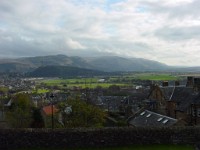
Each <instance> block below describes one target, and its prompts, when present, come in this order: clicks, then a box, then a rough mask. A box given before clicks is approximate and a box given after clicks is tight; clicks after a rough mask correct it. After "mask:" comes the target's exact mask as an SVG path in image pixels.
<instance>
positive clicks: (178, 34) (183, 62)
mask: <svg viewBox="0 0 200 150" xmlns="http://www.w3.org/2000/svg"><path fill="white" fill-rule="evenodd" d="M199 6H200V0H0V58H13V57H14V58H16V57H27V56H44V55H56V54H64V55H68V56H83V57H94V56H95V57H96V56H107V55H108V56H113V55H114V56H121V57H128V58H132V57H136V58H145V59H150V60H155V61H159V62H162V63H165V64H168V65H176V66H200V55H199V52H200V9H199Z"/></svg>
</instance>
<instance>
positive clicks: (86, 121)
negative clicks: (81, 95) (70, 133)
mask: <svg viewBox="0 0 200 150" xmlns="http://www.w3.org/2000/svg"><path fill="white" fill-rule="evenodd" d="M59 107H60V110H61V113H62V122H63V125H64V127H101V126H103V123H104V122H105V115H106V114H105V112H103V111H102V110H101V109H99V108H98V107H95V106H93V105H91V104H87V103H86V102H85V101H82V100H80V99H70V100H68V101H67V102H66V103H61V104H60V105H59ZM67 107H71V109H72V111H71V113H65V111H64V110H65V109H66V108H67Z"/></svg>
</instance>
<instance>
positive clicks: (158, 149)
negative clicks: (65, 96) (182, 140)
mask: <svg viewBox="0 0 200 150" xmlns="http://www.w3.org/2000/svg"><path fill="white" fill-rule="evenodd" d="M74 149H76V150H194V149H195V148H194V146H186V145H151V146H130V147H109V148H71V149H70V148H63V149H59V148H58V149H56V148H55V149H51V148H38V149H37V148H35V149H31V148H30V149H29V150H74ZM18 150H28V149H18Z"/></svg>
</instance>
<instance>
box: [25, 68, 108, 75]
mask: <svg viewBox="0 0 200 150" xmlns="http://www.w3.org/2000/svg"><path fill="white" fill-rule="evenodd" d="M106 74H107V73H106V72H103V71H97V70H91V69H83V68H78V67H70V66H44V67H39V68H37V69H36V70H34V71H33V72H29V73H27V76H30V77H76V76H85V77H87V76H90V77H91V76H98V75H106Z"/></svg>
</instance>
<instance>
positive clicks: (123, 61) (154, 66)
mask: <svg viewBox="0 0 200 150" xmlns="http://www.w3.org/2000/svg"><path fill="white" fill-rule="evenodd" d="M41 66H74V67H79V68H87V69H94V70H100V71H106V72H112V71H165V70H167V69H169V68H171V67H169V66H167V65H165V64H162V63H159V62H156V61H152V60H147V59H141V58H122V57H117V56H105V57H93V58H83V57H68V56H65V55H53V56H38V57H26V58H18V59H2V60H0V72H29V71H33V70H34V69H36V68H38V67H41Z"/></svg>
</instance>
